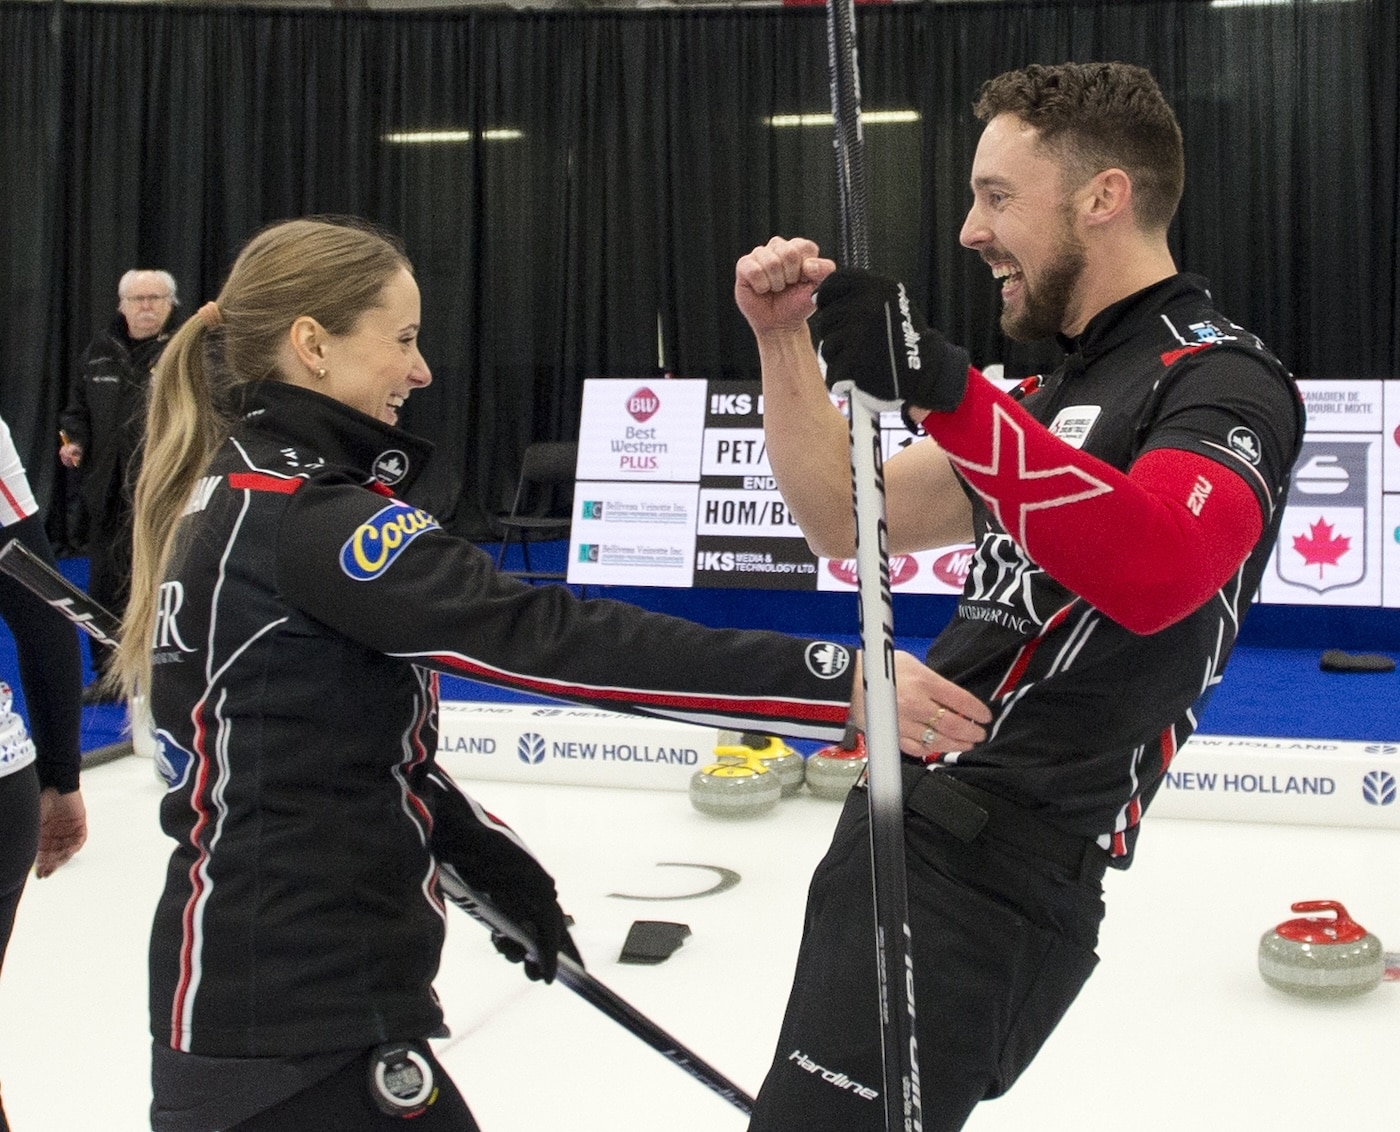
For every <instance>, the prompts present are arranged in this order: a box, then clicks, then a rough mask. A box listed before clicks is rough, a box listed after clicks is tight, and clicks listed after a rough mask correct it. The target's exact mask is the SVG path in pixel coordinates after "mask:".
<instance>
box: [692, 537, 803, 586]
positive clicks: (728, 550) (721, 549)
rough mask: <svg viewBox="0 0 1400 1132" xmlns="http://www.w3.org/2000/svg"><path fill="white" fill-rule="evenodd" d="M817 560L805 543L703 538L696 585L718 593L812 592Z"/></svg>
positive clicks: (699, 542)
mask: <svg viewBox="0 0 1400 1132" xmlns="http://www.w3.org/2000/svg"><path fill="white" fill-rule="evenodd" d="M816 575H817V560H816V558H814V557H813V555H812V552H811V551H810V550H808V549H807V544H806V543H805V542H804V541H802V540H801V539H791V538H732V537H729V536H724V537H707V536H705V535H700V536H698V537H697V538H696V540H695V584H696V585H697V586H707V587H711V588H714V589H746V588H754V589H791V590H810V589H812V588H813V584H814V581H813V580H814V579H815V578H816Z"/></svg>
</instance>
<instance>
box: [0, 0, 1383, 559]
mask: <svg viewBox="0 0 1400 1132" xmlns="http://www.w3.org/2000/svg"><path fill="white" fill-rule="evenodd" d="M1396 9H1397V5H1396V4H1395V3H1394V0H1373V2H1366V0H1337V2H1334V3H1316V2H1303V0H1298V2H1296V3H1292V4H1281V5H1280V4H1271V5H1267V6H1256V7H1239V6H1234V7H1214V6H1212V5H1211V4H1210V3H1209V2H1208V0H1180V2H1175V3H1172V2H1163V3H1127V2H1123V0H1119V2H1116V3H1107V2H1098V3H1092V2H1087V0H1086V2H1063V3H1061V2H1053V3H1047V2H1044V0H1039V2H1034V3H1028V2H1007V3H970V4H957V3H938V4H895V5H889V6H877V7H869V8H861V9H860V10H859V15H858V34H859V44H860V64H861V70H862V93H863V104H864V108H865V110H866V112H867V113H869V112H871V111H877V110H900V109H903V110H913V111H916V112H917V115H918V117H917V119H916V120H915V121H913V122H906V123H901V124H877V123H874V122H871V123H869V124H867V126H866V150H867V157H868V160H869V164H870V182H871V189H872V193H871V196H872V199H871V206H872V216H871V252H872V261H873V263H874V265H875V266H876V267H878V268H880V269H882V270H885V271H887V272H890V273H893V274H897V275H900V276H902V277H905V278H907V279H908V280H909V281H910V282H911V284H912V285H913V288H914V291H915V293H916V295H917V296H918V297H919V299H920V301H921V302H922V303H923V306H924V308H925V309H926V311H927V312H928V313H929V314H930V316H931V318H932V319H933V320H934V321H936V323H937V324H939V325H940V326H941V327H942V328H943V329H944V330H945V331H947V332H948V333H949V334H950V336H951V337H953V338H955V339H959V340H961V341H962V342H964V343H966V344H967V345H968V347H969V348H970V349H971V351H972V353H973V357H974V360H975V361H977V362H979V363H982V364H990V363H993V362H1001V363H1003V364H1005V365H1007V367H1008V370H1009V371H1011V372H1013V373H1019V372H1032V371H1033V370H1035V369H1037V368H1040V367H1041V366H1043V365H1046V364H1049V363H1050V362H1052V361H1053V348H1052V347H1048V346H1046V347H1025V346H1021V347H1015V348H1013V347H1012V346H1011V345H1010V344H1009V343H1007V342H1006V341H1004V340H1003V338H1002V337H1001V335H1000V333H999V331H998V329H997V326H996V316H997V299H996V296H995V291H994V288H993V285H992V281H991V280H990V278H989V277H988V274H987V272H986V269H985V268H984V267H983V266H982V264H981V263H980V261H979V260H977V258H976V257H975V256H973V255H971V253H969V252H966V251H965V250H963V249H962V248H960V247H959V246H958V242H957V237H958V230H959V228H960V226H961V223H962V219H963V215H964V213H965V211H966V208H967V205H968V203H969V192H968V189H967V174H968V168H969V165H970V162H971V157H972V152H973V149H974V147H975V144H976V139H977V136H978V134H979V133H980V128H981V127H980V125H979V124H978V123H977V122H975V121H974V120H973V118H972V115H971V112H970V105H971V102H972V100H973V98H974V96H975V94H976V92H977V89H978V87H979V86H980V84H981V83H982V82H983V81H984V80H985V79H987V78H989V77H991V76H992V75H994V74H997V73H999V72H1000V71H1003V70H1006V69H1008V68H1011V67H1017V66H1022V65H1024V64H1027V63H1031V62H1058V61H1062V60H1066V59H1077V60H1091V59H1109V58H1114V59H1123V60H1127V61H1131V62H1137V63H1142V64H1144V65H1146V66H1148V67H1149V68H1151V69H1152V71H1153V72H1154V73H1155V74H1156V75H1157V77H1158V80H1159V81H1160V82H1161V84H1162V86H1163V88H1164V90H1165V92H1166V94H1167V96H1168V98H1169V99H1170V100H1171V102H1172V103H1173V105H1174V106H1175V107H1176V109H1177V112H1178V114H1179V116H1180V119H1181V123H1182V127H1183V130H1184V132H1185V135H1186V147H1187V168H1188V178H1187V190H1186V198H1185V201H1184V203H1183V206H1182V210H1181V214H1180V217H1179V218H1178V221H1177V223H1176V225H1175V226H1174V229H1173V244H1174V251H1175V252H1176V254H1177V257H1178V262H1179V263H1180V264H1181V265H1182V266H1183V267H1184V268H1186V269H1189V270H1193V271H1198V272H1200V273H1202V274H1204V275H1206V276H1207V277H1208V278H1210V279H1211V280H1212V282H1213V284H1214V288H1215V292H1216V295H1217V298H1218V299H1219V302H1220V304H1221V305H1222V307H1223V308H1224V309H1225V310H1226V311H1227V312H1229V313H1230V314H1232V315H1233V316H1234V317H1236V318H1237V319H1239V320H1240V321H1241V322H1243V323H1245V324H1246V325H1248V326H1249V327H1250V328H1251V329H1253V330H1255V331H1256V332H1257V333H1259V334H1260V335H1261V336H1262V337H1263V338H1264V339H1265V340H1266V341H1267V342H1269V343H1270V344H1271V345H1272V346H1273V347H1274V348H1275V349H1276V350H1277V351H1278V352H1279V354H1280V355H1281V356H1282V357H1283V358H1284V360H1285V361H1286V362H1287V363H1288V364H1289V365H1290V366H1291V367H1293V369H1294V370H1295V371H1296V372H1297V373H1298V374H1299V376H1303V377H1310V378H1347V377H1395V376H1397V375H1400V251H1397V240H1398V239H1400V225H1397V216H1400V183H1397V163H1396V151H1397V147H1398V146H1400V76H1397V52H1396V44H1397V43H1400V28H1398V27H1397V15H1396ZM829 111H830V95H829V90H828V85H827V62H826V22H825V14H824V12H823V11H822V10H820V9H815V10H814V9H761V10H754V11H737V10H688V11H687V10H682V11H651V10H648V11H626V12H622V11H587V12H583V11H580V12H573V11H570V12H558V11H549V12H539V11H536V12H514V11H495V10H490V11H488V10H483V9H476V10H461V11H455V12H444V11H442V10H436V11H433V12H411V11H405V12H394V13H386V12H363V11H356V12H350V11H325V10H316V11H305V10H303V11H295V12H294V11H275V10H268V9H265V8H259V9H256V10H242V9H231V8H222V7H220V8H204V7H199V6H191V7H183V8H181V7H177V8H171V7H150V8H143V7H139V6H133V5H129V4H120V5H109V6H107V5H89V4H79V5H64V4H61V3H54V2H48V0H45V2H42V3H23V2H21V3H16V2H0V160H3V168H0V310H3V312H4V331H3V335H0V413H3V415H4V417H5V419H6V420H7V421H8V422H9V423H10V425H11V427H12V428H13V430H14V432H15V434H16V438H17V440H18V442H19V444H20V450H21V453H22V454H24V455H25V456H26V457H27V460H28V464H29V468H30V472H31V477H32V479H33V480H34V483H35V486H36V488H37V490H38V491H39V494H40V497H41V499H45V500H47V501H49V503H50V509H51V512H55V511H61V510H62V507H63V505H64V500H65V496H66V494H67V493H68V492H69V491H71V488H72V485H71V483H70V482H69V480H68V479H67V477H66V476H65V475H63V474H61V472H62V470H61V469H59V468H58V466H57V463H56V460H55V453H56V449H57V436H56V423H55V422H56V413H57V410H58V408H59V406H60V404H61V402H62V400H63V399H64V398H65V397H66V394H67V387H68V382H69V377H70V374H71V371H72V368H73V364H74V361H75V360H76V358H77V356H78V355H79V353H80V352H81V351H82V349H83V347H84V345H85V344H86V342H87V341H88V339H89V338H90V337H91V335H92V333H93V332H94V331H95V330H96V329H97V328H98V327H99V326H101V325H102V324H104V323H105V322H106V321H107V320H108V319H109V318H110V317H111V315H112V313H113V310H114V307H115V303H116V284H117V279H118V277H119V276H120V274H121V272H122V271H123V270H125V269H126V268H128V267H134V266H140V267H164V268H167V269H169V270H170V271H172V272H173V273H174V274H175V276H176V278H177V279H178V280H179V283H180V290H181V296H182V300H183V303H182V311H183V312H184V313H186V314H188V312H190V311H192V310H193V309H194V308H195V307H196V306H198V305H199V303H201V302H203V301H204V300H206V299H208V298H210V297H212V296H213V295H214V293H215V292H216V290H217V287H218V285H219V283H220V281H221V279H222V278H223V276H224V274H225V273H226V271H227V269H228V266H229V264H230V262H231V259H232V257H233V255H234V254H235V252H236V251H237V249H238V248H239V246H240V245H241V244H242V243H243V242H244V241H245V240H246V239H247V238H248V236H249V235H251V234H252V233H253V232H254V231H255V230H256V229H257V228H259V227H260V226H262V225H263V224H265V223H268V222H270V221H273V220H277V219H281V218H284V217H289V216H295V215H301V214H307V213H322V212H332V213H335V212H341V213H354V214H357V215H361V216H365V217H368V218H370V219H372V220H375V221H377V222H379V223H381V224H383V225H385V226H386V227H388V228H390V229H392V230H394V231H395V232H397V233H399V234H400V235H401V236H402V237H403V238H404V240H405V242H406V243H407V246H408V249H409V253H410V255H411V256H412V258H413V260H414V262H415V264H416V267H417V270H418V275H419V279H420V283H421V285H422V288H423V293H424V315H425V326H424V329H423V335H422V338H423V347H424V352H425V354H426V355H427V357H428V359H429V362H430V364H431V365H432V367H433V370H434V375H435V381H434V384H433V385H432V386H431V387H430V388H429V389H428V390H426V391H422V392H420V393H417V394H415V395H414V398H413V400H412V401H411V402H410V404H409V406H408V411H407V413H406V415H405V423H406V424H407V425H408V426H409V427H410V428H413V429H414V430H416V431H419V432H422V433H423V434H425V435H427V436H429V437H431V438H432V439H433V440H435V441H436V442H437V444H438V446H439V459H437V460H436V461H435V466H434V467H433V469H432V473H431V475H430V476H429V478H428V480H427V482H426V483H425V485H424V488H423V496H422V502H424V503H425V504H426V505H428V506H430V507H432V508H433V509H434V510H436V511H437V512H438V513H439V514H440V515H441V516H442V517H443V518H444V520H445V521H446V522H448V523H450V524H451V525H453V526H454V527H455V528H456V529H457V530H459V531H460V532H462V533H464V534H467V535H469V536H471V537H487V536H488V532H489V526H488V523H487V517H488V516H489V515H490V514H491V513H492V512H495V511H497V510H500V509H501V508H502V507H503V506H504V505H505V501H506V500H507V499H508V493H509V491H510V489H511V487H512V486H513V483H514V477H515V469H516V467H517V466H518V462H519V458H520V455H521V452H522V451H523V449H524V447H525V445H526V444H527V443H529V442H530V441H531V440H533V439H558V438H571V437H573V436H576V435H577V430H578V414H579V404H580V396H581V390H582V382H583V381H584V380H585V379H586V378H589V377H594V376H605V377H637V378H638V379H646V380H660V379H661V374H662V373H663V372H670V373H673V374H675V375H676V376H680V377H703V378H710V379H717V378H718V379H724V378H753V377H756V376H757V354H756V352H755V350H754V348H753V345H752V341H751V338H750V335H749V333H748V331H747V328H746V327H745V325H744V323H743V321H742V319H741V318H740V317H739V315H738V313H737V311H736V310H735V308H734V304H733V300H732V294H731V292H732V285H733V264H734V261H735V259H736V258H737V257H738V256H739V255H740V254H742V253H743V252H745V251H747V250H748V249H749V248H751V247H752V246H754V245H755V244H758V243H761V242H763V241H764V240H766V239H767V238H768V237H769V236H770V235H772V234H774V233H781V234H784V235H796V234H807V235H811V236H812V237H814V238H816V239H817V240H818V241H820V242H821V243H822V244H823V245H824V246H826V247H834V246H835V243H836V231H837V223H836V215H835V209H836V194H835V181H834V171H833V160H832V145H831V130H830V127H829V124H828V125H827V126H822V125H811V126H805V127H801V126H799V127H783V126H776V125H773V124H771V122H770V119H771V118H772V116H773V115H775V114H813V115H817V116H821V115H826V114H829ZM429 129H431V130H440V131H454V133H453V134H452V135H451V137H450V138H449V139H447V140H442V141H439V142H436V143H425V142H416V143H413V142H404V141H401V140H395V139H394V138H393V135H395V134H399V133H403V132H407V131H422V130H429ZM54 521H55V520H54V517H53V515H52V514H51V530H54V529H55V526H54Z"/></svg>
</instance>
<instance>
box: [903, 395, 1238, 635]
mask: <svg viewBox="0 0 1400 1132" xmlns="http://www.w3.org/2000/svg"><path fill="white" fill-rule="evenodd" d="M923 428H924V431H925V432H927V433H928V434H929V435H930V436H932V437H933V438H934V439H935V440H937V441H938V443H939V445H940V446H941V447H942V448H943V450H944V451H945V452H946V453H947V454H948V457H949V459H950V460H952V462H953V466H954V467H955V468H956V469H957V470H958V472H959V474H961V475H962V477H963V479H965V480H966V481H967V483H968V484H969V485H970V486H971V487H972V489H973V490H974V491H976V492H977V494H978V495H980V496H981V497H982V498H983V499H984V500H985V501H986V503H987V506H988V507H989V508H990V509H991V511H992V514H993V515H995V516H996V518H997V520H998V522H1000V523H1001V525H1002V527H1003V528H1005V530H1006V532H1007V534H1009V535H1010V536H1011V537H1012V538H1013V539H1014V540H1015V541H1016V543H1017V544H1018V545H1019V546H1020V547H1021V549H1022V550H1024V551H1025V552H1026V553H1027V554H1028V555H1030V557H1031V558H1032V559H1033V560H1034V561H1035V562H1036V563H1037V564H1038V565H1039V566H1040V567H1041V568H1042V569H1043V570H1044V571H1045V572H1046V573H1047V574H1049V575H1050V576H1051V577H1052V578H1054V579H1055V580H1056V581H1057V582H1059V583H1060V584H1061V585H1063V586H1065V587H1067V588H1068V589H1070V590H1072V591H1074V592H1075V593H1077V594H1079V595H1080V596H1081V597H1083V598H1084V599H1085V600H1086V601H1088V602H1089V603H1090V604H1092V605H1093V606H1095V607H1096V608H1097V609H1100V610H1102V611H1103V612H1104V613H1105V614H1106V615H1107V616H1109V617H1111V618H1113V620H1114V621H1117V622H1118V623H1119V624H1120V625H1122V626H1123V627H1124V628H1127V629H1130V630H1131V631H1133V632H1134V633H1155V632H1157V631H1159V630H1161V629H1165V628H1166V627H1167V626H1168V625H1171V624H1172V623H1173V622H1175V621H1179V620H1180V619H1181V618H1183V617H1185V616H1186V615H1187V614H1188V613H1191V612H1193V611H1194V610H1196V609H1199V608H1200V607H1201V606H1202V605H1204V604H1205V603H1206V602H1207V601H1209V600H1210V597H1211V595H1212V594H1214V593H1215V592H1216V591H1217V590H1218V589H1220V587H1221V586H1223V585H1224V584H1225V583H1226V581H1228V580H1229V578H1230V576H1231V575H1232V574H1234V573H1235V571H1236V570H1238V569H1239V568H1240V565H1241V563H1243V562H1244V560H1245V558H1247V557H1248V555H1249V552H1250V551H1251V550H1252V549H1253V547H1254V544H1255V543H1256V542H1257V541H1258V539H1259V535H1260V533H1261V532H1262V531H1263V527H1264V518H1263V514H1262V512H1261V511H1260V508H1259V503H1258V501H1257V500H1256V498H1255V496H1254V492H1253V490H1252V489H1251V488H1250V486H1249V485H1248V484H1247V483H1246V482H1245V481H1244V479H1243V477H1242V476H1240V475H1239V474H1238V473H1236V472H1234V471H1232V470H1230V469H1229V468H1228V467H1226V466H1225V465H1224V464H1221V463H1217V462H1216V461H1215V460H1212V459H1209V458H1208V457H1205V456H1201V455H1198V454H1196V453H1193V452H1186V451H1182V450H1181V449H1177V448H1157V449H1153V450H1152V451H1149V452H1147V453H1145V454H1144V455H1143V456H1142V457H1140V458H1139V459H1138V460H1137V461H1136V462H1135V463H1134V464H1133V466H1132V468H1131V469H1129V471H1128V473H1127V474H1126V475H1125V474H1124V473H1123V472H1120V471H1118V469H1116V468H1114V467H1112V466H1111V465H1109V464H1106V463H1104V462H1103V461H1102V460H1100V459H1099V458H1098V457H1096V456H1091V455H1089V454H1087V453H1085V452H1081V451H1080V450H1079V449H1077V448H1073V447H1071V446H1070V445H1068V444H1066V443H1065V442H1064V441H1062V440H1060V439H1059V438H1058V437H1056V436H1052V435H1051V434H1050V432H1049V431H1048V430H1047V429H1046V428H1045V426H1044V425H1042V424H1041V423H1040V422H1039V421H1037V420H1035V418H1034V417H1032V416H1031V415H1030V413H1028V412H1027V411H1026V410H1025V409H1024V408H1023V407H1022V406H1020V405H1018V404H1017V403H1016V402H1015V401H1013V400H1012V399H1011V398H1010V397H1008V396H1007V395H1006V394H1004V393H1002V392H1001V391H1000V390H999V389H997V388H996V387H995V386H994V385H992V384H991V383H990V382H989V381H986V380H985V379H983V378H982V377H981V375H980V374H978V373H976V371H973V372H972V373H971V374H970V375H969V380H968V385H967V394H966V396H965V397H964V398H963V401H962V403H961V404H960V405H959V406H958V408H957V409H956V410H955V411H954V412H951V413H930V414H929V415H928V416H927V417H925V418H924V421H923Z"/></svg>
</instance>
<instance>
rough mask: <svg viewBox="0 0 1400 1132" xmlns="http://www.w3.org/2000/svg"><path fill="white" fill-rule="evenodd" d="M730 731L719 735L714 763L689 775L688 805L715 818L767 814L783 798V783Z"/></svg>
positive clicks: (750, 748) (774, 772)
mask: <svg viewBox="0 0 1400 1132" xmlns="http://www.w3.org/2000/svg"><path fill="white" fill-rule="evenodd" d="M731 738H737V736H735V733H734V732H732V731H724V732H721V733H720V736H719V740H720V741H719V743H718V745H716V747H715V758H716V760H717V761H716V762H714V763H712V764H710V765H709V766H707V767H702V768H701V769H700V770H697V771H696V772H695V773H694V774H693V775H691V776H690V804H691V805H692V806H694V807H695V808H696V809H697V810H699V811H700V812H701V813H702V814H710V815H711V816H712V817H717V818H750V817H756V816H757V815H759V814H763V813H767V812H768V811H769V810H771V809H772V808H773V807H774V806H776V805H777V804H778V799H779V798H781V797H782V796H783V783H782V780H781V779H780V778H779V777H778V774H777V772H776V771H773V770H770V769H769V768H768V767H766V766H765V765H764V764H763V760H762V759H760V758H759V757H758V754H759V753H758V752H757V751H755V750H754V749H753V748H752V747H748V746H745V745H744V744H743V743H742V742H728V741H727V740H729V739H731Z"/></svg>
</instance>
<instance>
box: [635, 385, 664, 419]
mask: <svg viewBox="0 0 1400 1132" xmlns="http://www.w3.org/2000/svg"><path fill="white" fill-rule="evenodd" d="M659 408H661V398H660V397H658V396H657V395H656V394H655V393H653V392H652V391H651V390H650V389H648V388H647V387H646V386H645V385H643V386H642V387H641V388H640V389H638V390H637V391H636V392H635V393H633V394H632V396H630V397H628V398H627V413H628V415H629V416H630V417H631V418H632V419H633V420H635V421H636V422H637V423H638V424H645V423H646V422H647V421H649V420H651V418H652V417H654V416H656V411H657V409H659Z"/></svg>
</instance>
